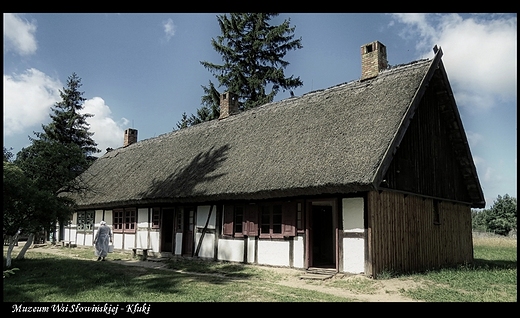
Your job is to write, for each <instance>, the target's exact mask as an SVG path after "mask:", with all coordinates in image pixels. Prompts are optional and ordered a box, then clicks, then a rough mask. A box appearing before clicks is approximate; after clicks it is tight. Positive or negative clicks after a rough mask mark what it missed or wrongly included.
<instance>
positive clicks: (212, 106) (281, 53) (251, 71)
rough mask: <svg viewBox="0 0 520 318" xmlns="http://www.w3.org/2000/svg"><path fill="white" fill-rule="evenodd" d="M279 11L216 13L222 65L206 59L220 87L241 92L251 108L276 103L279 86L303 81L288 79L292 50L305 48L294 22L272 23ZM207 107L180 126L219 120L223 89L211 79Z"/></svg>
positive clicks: (217, 48)
mask: <svg viewBox="0 0 520 318" xmlns="http://www.w3.org/2000/svg"><path fill="white" fill-rule="evenodd" d="M277 15H278V14H275V13H231V14H230V15H229V16H227V15H220V16H217V20H218V23H219V26H220V30H221V35H220V36H218V37H217V38H216V39H212V40H211V45H212V46H213V48H214V49H215V51H216V52H217V53H219V54H220V55H221V56H222V62H223V64H215V63H211V62H207V61H201V64H202V65H203V66H204V67H205V68H206V69H208V70H209V71H210V72H211V73H212V74H213V76H215V78H216V79H217V80H218V83H219V85H218V86H219V87H224V88H225V90H227V91H228V92H231V93H233V94H234V95H236V96H238V98H239V100H238V102H239V108H240V109H249V108H253V107H257V106H260V105H263V104H266V103H269V102H272V101H273V99H274V97H275V96H276V94H277V93H278V92H279V91H280V89H283V90H284V91H285V90H291V89H293V88H296V87H299V86H302V85H303V82H302V81H301V80H300V78H299V77H294V76H289V77H286V76H285V74H284V69H285V68H286V67H287V66H288V65H289V62H287V61H285V60H284V57H285V55H286V54H287V52H288V51H290V50H295V49H300V48H302V44H301V38H300V39H294V30H295V27H291V26H290V20H285V21H284V22H283V23H281V24H279V25H271V24H270V20H271V19H272V18H273V17H275V16H277ZM202 89H203V90H204V95H203V96H202V104H203V106H202V107H201V108H199V109H198V110H197V114H196V115H192V116H191V117H189V118H183V120H182V121H181V122H180V123H178V125H177V127H178V128H183V127H185V126H191V125H196V124H198V123H201V122H204V121H208V120H212V119H215V118H218V116H219V114H220V108H219V107H220V105H219V103H220V93H219V92H218V91H217V89H216V88H215V86H214V84H213V83H212V82H211V81H209V85H208V86H202Z"/></svg>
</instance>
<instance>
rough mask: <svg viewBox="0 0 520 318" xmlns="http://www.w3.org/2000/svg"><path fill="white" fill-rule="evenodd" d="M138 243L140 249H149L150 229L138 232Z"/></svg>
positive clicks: (142, 229)
mask: <svg viewBox="0 0 520 318" xmlns="http://www.w3.org/2000/svg"><path fill="white" fill-rule="evenodd" d="M136 235H137V242H136V246H135V247H138V248H148V246H149V244H148V229H147V228H141V229H138V230H137V234H136Z"/></svg>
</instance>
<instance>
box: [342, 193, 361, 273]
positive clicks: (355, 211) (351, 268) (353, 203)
mask: <svg viewBox="0 0 520 318" xmlns="http://www.w3.org/2000/svg"><path fill="white" fill-rule="evenodd" d="M342 206H343V211H342V212H343V231H344V232H345V233H364V231H365V230H364V220H363V215H364V202H363V198H344V199H343V200H342ZM343 271H344V272H347V273H363V272H364V271H365V240H364V239H363V238H343Z"/></svg>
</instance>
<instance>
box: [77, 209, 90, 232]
mask: <svg viewBox="0 0 520 318" xmlns="http://www.w3.org/2000/svg"><path fill="white" fill-rule="evenodd" d="M93 228H94V211H81V212H78V226H77V230H78V231H92V229H93Z"/></svg>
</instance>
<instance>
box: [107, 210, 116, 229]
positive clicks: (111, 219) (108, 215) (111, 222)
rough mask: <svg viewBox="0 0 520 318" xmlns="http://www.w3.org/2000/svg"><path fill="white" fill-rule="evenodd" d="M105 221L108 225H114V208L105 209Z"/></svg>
mask: <svg viewBox="0 0 520 318" xmlns="http://www.w3.org/2000/svg"><path fill="white" fill-rule="evenodd" d="M105 222H107V225H110V226H112V225H114V224H113V223H114V218H112V210H106V211H105Z"/></svg>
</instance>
